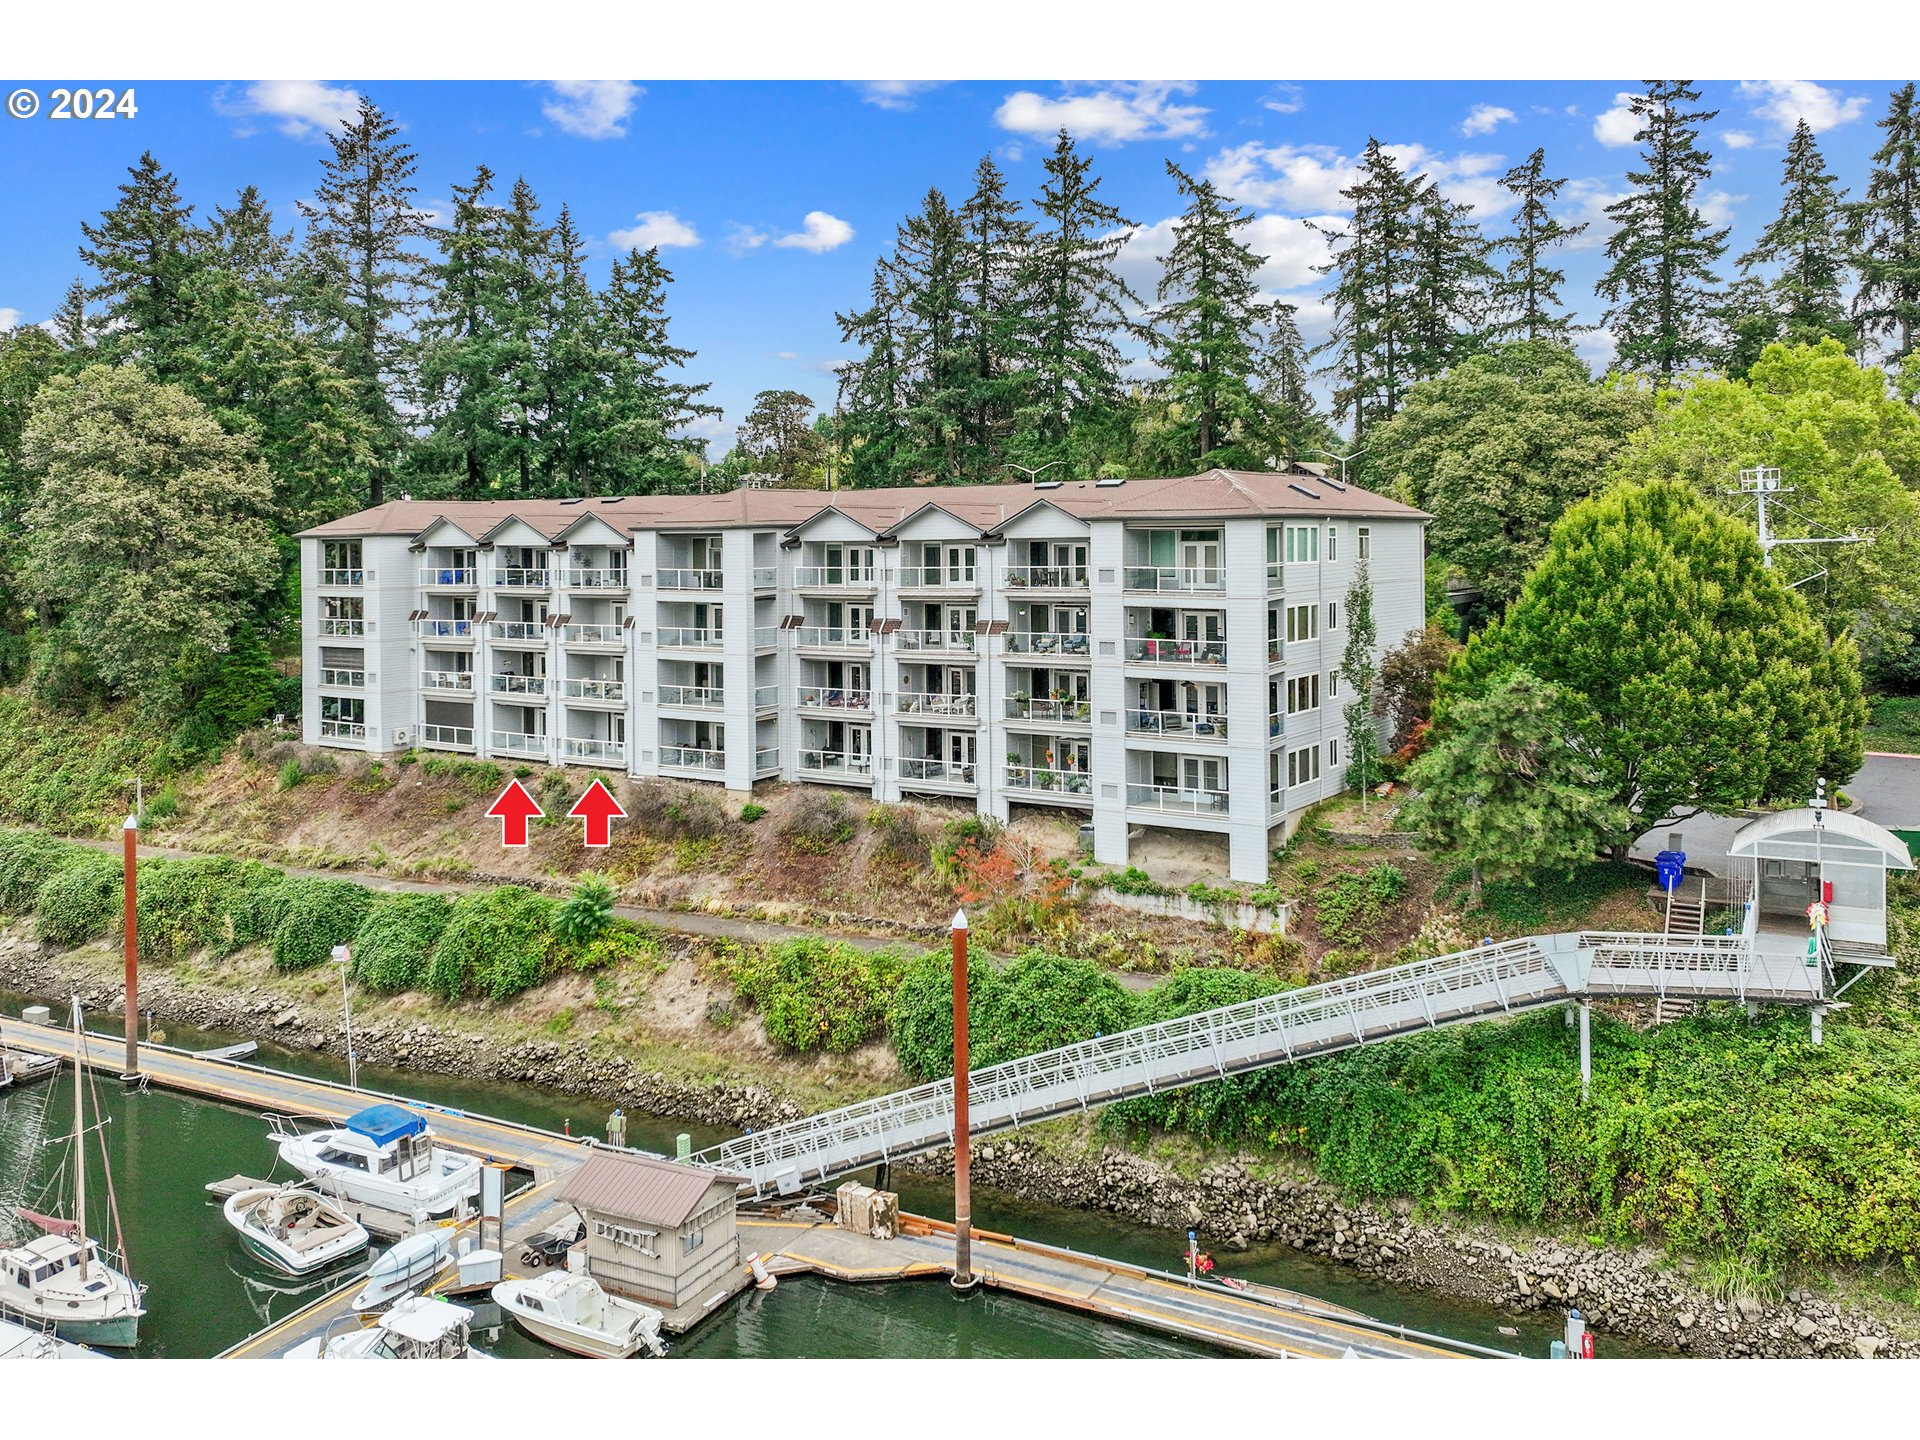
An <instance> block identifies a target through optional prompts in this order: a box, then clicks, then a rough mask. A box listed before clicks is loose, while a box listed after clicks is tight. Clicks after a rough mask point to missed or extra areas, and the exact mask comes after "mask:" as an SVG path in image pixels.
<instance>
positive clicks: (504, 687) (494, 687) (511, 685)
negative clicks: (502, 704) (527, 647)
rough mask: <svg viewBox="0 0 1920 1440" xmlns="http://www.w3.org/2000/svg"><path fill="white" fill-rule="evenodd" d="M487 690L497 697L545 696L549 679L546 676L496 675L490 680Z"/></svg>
mask: <svg viewBox="0 0 1920 1440" xmlns="http://www.w3.org/2000/svg"><path fill="white" fill-rule="evenodd" d="M487 688H488V689H489V690H491V691H493V692H494V693H495V694H496V695H545V694H546V693H547V677H546V676H544V675H494V676H490V677H489V678H488V680H487Z"/></svg>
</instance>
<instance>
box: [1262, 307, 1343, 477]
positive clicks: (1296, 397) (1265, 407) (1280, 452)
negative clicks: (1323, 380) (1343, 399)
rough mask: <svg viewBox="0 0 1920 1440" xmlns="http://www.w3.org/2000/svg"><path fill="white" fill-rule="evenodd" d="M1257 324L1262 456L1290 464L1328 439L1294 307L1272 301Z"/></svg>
mask: <svg viewBox="0 0 1920 1440" xmlns="http://www.w3.org/2000/svg"><path fill="white" fill-rule="evenodd" d="M1262 325H1263V328H1264V332H1265V336H1266V338H1265V343H1264V348H1263V353H1262V355H1261V359H1260V393H1259V396H1258V399H1259V402H1260V410H1261V419H1260V429H1261V433H1262V436H1263V439H1264V445H1265V448H1266V450H1267V452H1268V454H1269V455H1270V456H1271V457H1272V458H1273V459H1275V460H1290V459H1293V458H1295V457H1297V456H1299V455H1300V454H1301V453H1302V452H1304V451H1307V450H1311V449H1316V448H1324V447H1325V446H1326V445H1327V444H1329V443H1331V442H1332V440H1333V438H1334V437H1333V435H1332V432H1331V431H1330V430H1329V429H1328V426H1327V424H1326V422H1325V421H1324V420H1323V419H1322V418H1321V416H1320V413H1319V405H1318V402H1317V401H1316V400H1315V399H1314V396H1313V391H1312V388H1311V385H1310V381H1309V376H1308V371H1307V347H1306V343H1305V341H1303V340H1302V339H1301V338H1300V320H1299V307H1298V306H1297V305H1290V304H1288V303H1287V302H1286V301H1284V300H1275V301H1273V302H1272V303H1271V304H1269V305H1268V306H1267V307H1266V315H1265V318H1264V319H1263V321H1262Z"/></svg>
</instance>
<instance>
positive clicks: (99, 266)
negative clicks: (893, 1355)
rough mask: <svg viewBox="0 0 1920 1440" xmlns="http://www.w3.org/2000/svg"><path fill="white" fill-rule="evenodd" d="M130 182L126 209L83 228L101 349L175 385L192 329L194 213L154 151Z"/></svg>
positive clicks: (124, 191) (123, 198) (122, 203)
mask: <svg viewBox="0 0 1920 1440" xmlns="http://www.w3.org/2000/svg"><path fill="white" fill-rule="evenodd" d="M127 174H128V176H129V177H131V178H130V179H129V180H128V181H127V183H126V184H124V185H122V186H121V187H120V199H119V202H118V203H117V204H115V206H114V207H113V208H112V209H111V210H108V211H106V212H105V213H104V214H103V215H101V217H100V223H99V224H97V225H88V224H85V223H82V225H81V226H80V230H81V233H82V234H84V235H85V236H86V239H87V243H86V244H85V245H82V246H81V247H80V258H81V259H82V260H83V261H85V262H86V263H87V264H88V265H90V266H92V267H93V270H94V273H95V274H97V275H98V276H99V277H100V279H99V283H98V284H96V285H94V286H93V287H92V288H91V289H90V290H88V292H87V299H88V300H90V301H97V302H99V303H100V304H101V320H102V323H101V325H100V328H99V335H100V345H101V348H102V349H104V350H105V351H107V352H108V353H109V355H110V356H111V358H114V359H121V358H132V359H139V360H143V361H145V362H146V363H147V364H148V365H150V366H152V367H153V371H154V373H155V374H156V375H159V376H160V377H161V378H162V379H169V380H170V379H174V378H177V375H178V354H177V352H178V350H179V348H180V346H181V343H182V332H183V331H184V329H185V327H186V319H187V300H186V287H187V280H188V277H189V276H190V275H191V274H192V271H193V266H194V256H193V227H192V224H191V217H192V215H193V207H192V206H191V205H188V204H186V203H185V202H183V201H182V200H181V199H180V190H179V185H178V183H177V182H176V181H175V179H174V176H173V172H172V171H169V170H162V169H161V168H160V162H159V161H158V160H156V159H155V158H154V156H153V152H152V151H151V150H148V151H145V152H143V153H142V154H141V156H140V161H139V163H138V164H137V165H132V166H129V167H128V169H127Z"/></svg>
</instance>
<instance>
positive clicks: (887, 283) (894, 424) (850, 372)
mask: <svg viewBox="0 0 1920 1440" xmlns="http://www.w3.org/2000/svg"><path fill="white" fill-rule="evenodd" d="M899 314H900V304H899V300H898V298H897V297H896V296H895V295H894V293H893V283H892V277H891V274H890V272H889V270H888V268H887V263H886V261H884V260H882V261H880V262H879V263H878V264H876V265H875V266H874V268H873V282H872V285H871V287H870V288H869V290H868V304H867V308H866V309H864V310H860V311H856V312H854V313H852V314H848V315H836V316H835V317H834V318H835V319H836V320H837V321H838V322H839V325H840V338H841V339H842V340H843V341H847V342H850V343H853V344H857V345H859V346H860V347H861V349H862V350H863V351H864V353H863V354H862V355H861V357H860V358H859V359H857V360H850V361H848V362H847V363H846V364H845V365H842V366H840V367H839V369H838V370H837V371H835V374H836V376H837V377H838V379H839V382H840V393H839V402H838V405H837V406H836V409H837V411H838V413H839V417H840V418H839V422H838V424H837V426H836V438H837V443H838V444H839V445H840V447H841V448H842V449H844V450H845V452H846V455H847V478H848V480H849V482H850V483H851V484H853V485H855V486H860V487H871V486H878V485H890V484H892V483H893V480H894V477H895V475H896V474H897V473H898V470H899V467H900V464H901V456H902V454H903V453H904V451H905V448H906V445H907V436H906V426H905V425H904V424H903V423H902V419H901V414H902V411H903V409H904V405H905V400H904V396H905V391H906V384H907V376H906V367H905V364H904V361H903V358H902V355H901V346H900V324H899Z"/></svg>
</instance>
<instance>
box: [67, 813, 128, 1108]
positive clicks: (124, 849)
mask: <svg viewBox="0 0 1920 1440" xmlns="http://www.w3.org/2000/svg"><path fill="white" fill-rule="evenodd" d="M139 806H140V802H139V801H138V800H135V801H134V811H133V814H131V815H129V816H127V818H126V821H125V822H124V823H123V824H122V825H121V826H120V872H121V875H120V884H121V890H122V892H123V893H122V898H121V902H120V904H121V910H120V913H121V915H122V916H123V917H124V919H125V924H124V925H123V926H122V938H123V939H124V940H125V942H126V967H127V1067H126V1070H125V1071H124V1072H123V1073H122V1074H121V1076H120V1078H121V1079H122V1080H138V1079H139V1078H140V906H139V885H138V881H137V878H136V874H135V869H136V864H137V858H138V852H139V849H140V808H139ZM76 1083H78V1082H76Z"/></svg>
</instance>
